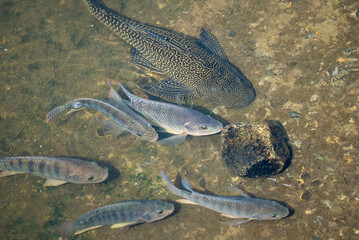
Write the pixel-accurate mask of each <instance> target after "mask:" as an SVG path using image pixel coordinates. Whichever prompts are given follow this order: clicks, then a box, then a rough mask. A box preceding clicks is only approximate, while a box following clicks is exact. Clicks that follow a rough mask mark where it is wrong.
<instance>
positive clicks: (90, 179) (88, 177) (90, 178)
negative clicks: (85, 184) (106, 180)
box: [87, 175, 95, 181]
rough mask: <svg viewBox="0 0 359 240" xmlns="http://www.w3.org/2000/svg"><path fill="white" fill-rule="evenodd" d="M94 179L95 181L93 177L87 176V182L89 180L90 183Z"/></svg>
mask: <svg viewBox="0 0 359 240" xmlns="http://www.w3.org/2000/svg"><path fill="white" fill-rule="evenodd" d="M94 179H95V177H94V176H92V175H88V176H87V180H89V181H92V180H94Z"/></svg>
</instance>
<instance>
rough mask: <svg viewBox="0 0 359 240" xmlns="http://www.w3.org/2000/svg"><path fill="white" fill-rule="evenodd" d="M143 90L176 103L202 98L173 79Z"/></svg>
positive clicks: (145, 87)
mask: <svg viewBox="0 0 359 240" xmlns="http://www.w3.org/2000/svg"><path fill="white" fill-rule="evenodd" d="M142 89H143V90H145V91H146V92H148V93H150V94H152V95H154V96H157V97H164V98H168V99H172V100H176V101H178V100H187V99H196V98H198V97H200V96H198V95H197V94H196V93H195V92H193V91H192V90H191V89H189V88H188V87H187V86H185V85H183V84H182V83H179V82H176V81H174V80H173V79H166V80H162V81H161V82H159V83H157V84H156V85H147V86H144V87H142Z"/></svg>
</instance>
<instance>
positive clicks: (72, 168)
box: [0, 156, 108, 186]
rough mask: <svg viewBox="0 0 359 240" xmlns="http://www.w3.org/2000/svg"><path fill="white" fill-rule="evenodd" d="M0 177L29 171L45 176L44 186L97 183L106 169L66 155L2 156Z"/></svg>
mask: <svg viewBox="0 0 359 240" xmlns="http://www.w3.org/2000/svg"><path fill="white" fill-rule="evenodd" d="M0 171H1V172H0V177H3V176H9V175H14V174H20V173H31V174H34V175H36V176H39V177H44V178H47V181H46V182H45V184H44V185H45V186H58V185H61V184H64V183H66V182H71V183H82V184H83V183H99V182H102V181H104V180H106V179H107V177H108V171H107V169H106V168H102V167H100V166H99V165H97V163H95V162H89V161H84V160H80V159H76V158H67V157H41V156H40V157H3V158H0Z"/></svg>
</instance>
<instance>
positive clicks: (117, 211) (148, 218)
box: [60, 200, 174, 240]
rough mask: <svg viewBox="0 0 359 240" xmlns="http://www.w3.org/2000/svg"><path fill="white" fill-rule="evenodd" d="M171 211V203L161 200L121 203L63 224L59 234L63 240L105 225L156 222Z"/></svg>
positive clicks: (122, 225)
mask: <svg viewBox="0 0 359 240" xmlns="http://www.w3.org/2000/svg"><path fill="white" fill-rule="evenodd" d="M173 210H174V206H173V204H172V203H167V202H164V201H161V200H134V201H128V202H121V203H117V204H113V205H108V206H105V207H101V208H97V209H95V210H93V211H91V212H88V213H85V214H84V215H82V216H81V217H79V218H78V219H77V220H76V222H74V223H70V222H68V223H64V224H63V225H62V226H61V228H60V232H61V236H62V239H63V240H64V239H67V238H69V237H71V236H72V235H78V234H81V233H84V232H87V231H89V230H92V229H95V228H99V227H102V226H106V225H112V226H111V228H120V227H125V226H132V225H135V224H140V223H150V222H154V221H158V220H160V219H162V218H164V217H166V216H168V215H170V214H171V213H172V212H173Z"/></svg>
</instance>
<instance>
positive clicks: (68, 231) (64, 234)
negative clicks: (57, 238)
mask: <svg viewBox="0 0 359 240" xmlns="http://www.w3.org/2000/svg"><path fill="white" fill-rule="evenodd" d="M75 232H76V223H72V222H65V223H64V224H62V225H61V227H60V233H61V238H62V240H65V239H67V238H68V237H70V236H71V235H73V234H74V233H75Z"/></svg>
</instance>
